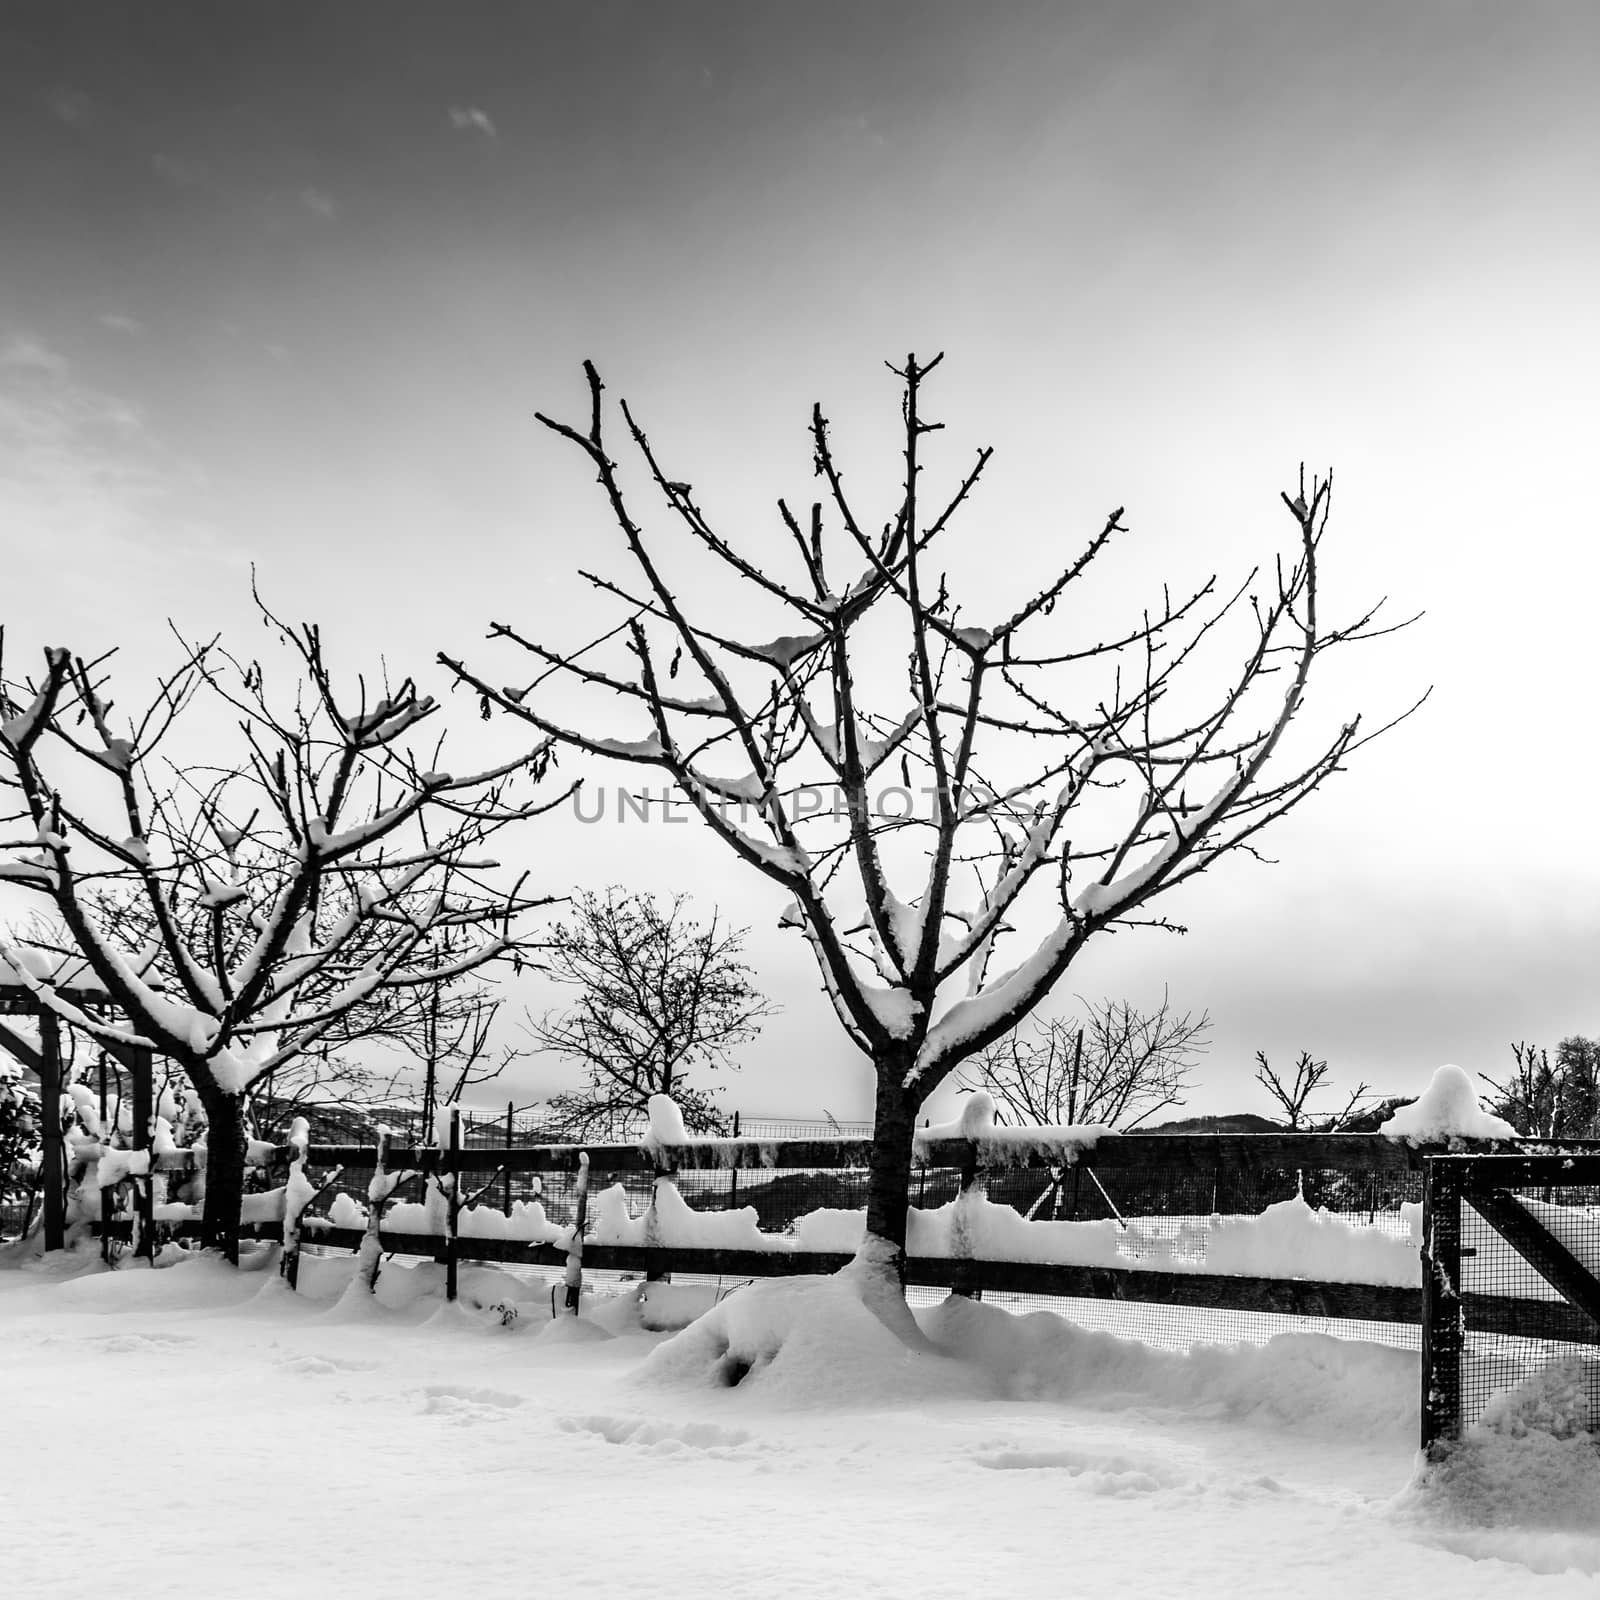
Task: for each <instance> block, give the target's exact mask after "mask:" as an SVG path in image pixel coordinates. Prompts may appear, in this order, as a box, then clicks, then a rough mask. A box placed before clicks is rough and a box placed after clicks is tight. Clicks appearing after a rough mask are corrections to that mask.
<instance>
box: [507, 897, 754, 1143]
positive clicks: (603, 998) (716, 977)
mask: <svg viewBox="0 0 1600 1600" xmlns="http://www.w3.org/2000/svg"><path fill="white" fill-rule="evenodd" d="M687 903H688V897H687V896H686V895H681V894H679V895H674V896H672V898H671V899H670V900H668V901H666V902H665V903H664V904H663V903H661V902H658V901H657V900H655V899H653V898H652V897H651V896H650V895H647V894H629V893H627V892H626V891H625V890H622V889H619V888H616V887H614V886H613V887H612V888H609V889H607V890H606V892H605V893H604V894H603V895H595V894H579V895H577V896H576V897H575V898H574V900H573V903H572V913H571V915H570V916H569V917H567V918H564V919H563V920H562V921H561V922H559V923H557V924H556V926H555V927H554V928H553V929H552V930H550V932H549V933H548V934H547V935H546V938H547V941H548V943H547V948H546V950H545V951H544V954H543V955H542V957H541V965H542V967H543V969H544V971H545V974H546V976H547V977H549V978H551V979H553V980H554V981H555V982H556V983H558V984H561V985H563V986H564V987H567V988H570V989H572V990H574V991H575V992H576V998H575V999H574V1001H573V1003H572V1004H571V1005H570V1006H567V1007H564V1008H561V1009H557V1010H552V1011H549V1012H546V1013H545V1015H544V1016H543V1017H542V1018H541V1019H540V1020H539V1021H538V1022H536V1023H535V1024H534V1025H533V1030H532V1031H533V1037H534V1039H535V1041H536V1042H537V1043H538V1044H539V1045H540V1046H541V1047H542V1048H543V1049H545V1050H548V1051H550V1052H552V1053H553V1054H555V1055H558V1056H562V1057H564V1058H565V1059H567V1060H569V1061H572V1062H575V1063H577V1065H579V1066H580V1067H581V1068H582V1069H583V1072H584V1077H585V1082H584V1084H583V1086H582V1087H581V1088H578V1089H570V1090H563V1091H561V1092H560V1093H558V1094H555V1095H552V1096H551V1097H550V1100H549V1103H548V1112H549V1117H550V1129H551V1133H552V1136H553V1137H558V1138H563V1139H572V1140H575V1141H579V1142H583V1141H587V1140H593V1139H597V1138H604V1139H619V1138H626V1137H629V1136H630V1135H633V1134H635V1133H637V1131H638V1130H639V1128H640V1126H641V1124H642V1122H643V1120H644V1118H645V1116H646V1114H647V1107H648V1105H649V1101H650V1096H651V1095H653V1094H666V1095H671V1096H672V1098H673V1099H674V1100H675V1101H676V1102H677V1104H678V1109H679V1110H680V1111H681V1112H682V1113H683V1120H684V1126H685V1127H687V1128H688V1129H689V1130H690V1131H691V1132H695V1133H714V1134H715V1133H724V1132H726V1131H727V1118H726V1117H725V1115H724V1114H723V1112H722V1111H721V1109H720V1108H719V1107H718V1105H717V1103H716V1097H715V1091H714V1090H712V1089H711V1088H709V1087H707V1086H706V1085H704V1084H702V1083H696V1082H690V1081H689V1076H690V1074H691V1073H693V1074H695V1075H697V1076H699V1075H702V1074H704V1073H706V1072H708V1071H715V1070H716V1069H718V1068H721V1067H726V1066H730V1065H737V1063H734V1062H732V1061H731V1060H730V1055H729V1053H730V1051H732V1050H733V1049H734V1048H735V1047H736V1046H738V1045H741V1044H744V1043H747V1042H748V1041H749V1040H751V1039H753V1038H754V1037H755V1035H756V1034H757V1033H758V1032H759V1031H760V1027H761V1019H762V1018H763V1017H766V1016H770V1015H771V1013H772V1010H773V1008H772V1006H771V1005H770V1004H769V1003H768V1002H767V1001H766V1000H764V999H763V998H762V997H761V995H760V994H759V993H757V991H756V988H755V974H754V973H753V972H752V971H751V969H750V968H749V967H748V966H747V965H746V964H745V963H744V961H743V960H742V959H741V952H742V950H743V948H744V934H743V932H742V931H741V930H739V929H736V928H724V927H720V926H719V925H718V920H717V915H716V913H715V912H713V913H712V916H711V920H710V922H709V923H706V924H704V925H702V924H701V923H699V922H697V921H695V920H694V918H693V917H691V916H690V915H689V913H688V910H687Z"/></svg>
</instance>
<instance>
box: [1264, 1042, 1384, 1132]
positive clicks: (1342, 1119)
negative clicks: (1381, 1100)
mask: <svg viewBox="0 0 1600 1600" xmlns="http://www.w3.org/2000/svg"><path fill="white" fill-rule="evenodd" d="M1327 1077H1328V1063H1327V1062H1326V1061H1315V1060H1313V1059H1312V1056H1311V1052H1310V1051H1309V1050H1302V1051H1301V1052H1300V1059H1299V1060H1298V1061H1296V1062H1295V1064H1294V1077H1293V1078H1285V1077H1284V1076H1283V1075H1282V1074H1281V1073H1280V1072H1279V1071H1278V1070H1277V1068H1276V1067H1274V1066H1273V1065H1272V1063H1271V1062H1270V1061H1268V1060H1267V1053H1266V1051H1265V1050H1257V1051H1256V1082H1257V1083H1259V1084H1260V1085H1261V1087H1262V1088H1263V1089H1265V1090H1266V1091H1267V1093H1268V1094H1270V1095H1271V1096H1272V1098H1273V1099H1274V1100H1276V1101H1277V1103H1278V1106H1279V1109H1280V1110H1281V1111H1282V1112H1283V1118H1284V1123H1285V1125H1286V1126H1287V1127H1288V1129H1289V1131H1290V1132H1291V1133H1300V1132H1302V1131H1303V1130H1306V1129H1314V1130H1315V1131H1316V1132H1319V1133H1339V1132H1342V1131H1343V1130H1344V1129H1345V1128H1346V1127H1348V1126H1349V1123H1350V1119H1351V1118H1352V1117H1353V1116H1355V1114H1356V1108H1357V1107H1358V1106H1359V1105H1360V1103H1361V1102H1362V1101H1363V1100H1365V1099H1366V1098H1367V1096H1368V1095H1370V1094H1371V1093H1372V1086H1371V1085H1370V1084H1368V1083H1366V1082H1365V1081H1363V1082H1361V1083H1358V1084H1357V1085H1356V1086H1355V1088H1354V1089H1352V1090H1351V1091H1350V1094H1349V1097H1348V1098H1347V1099H1346V1100H1345V1103H1344V1108H1343V1109H1342V1110H1340V1111H1336V1112H1334V1113H1332V1115H1330V1116H1325V1117H1320V1118H1317V1119H1315V1120H1314V1121H1313V1119H1312V1117H1311V1116H1310V1114H1309V1111H1308V1110H1307V1106H1308V1102H1309V1101H1310V1099H1311V1097H1312V1095H1314V1094H1315V1093H1316V1092H1317V1091H1318V1090H1319V1089H1322V1088H1324V1087H1325V1086H1328V1085H1327Z"/></svg>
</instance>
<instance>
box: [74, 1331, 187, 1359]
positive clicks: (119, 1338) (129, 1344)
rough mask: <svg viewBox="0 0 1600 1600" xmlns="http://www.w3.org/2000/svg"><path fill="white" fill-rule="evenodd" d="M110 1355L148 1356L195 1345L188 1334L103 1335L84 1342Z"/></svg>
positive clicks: (96, 1335) (94, 1336)
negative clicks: (152, 1353)
mask: <svg viewBox="0 0 1600 1600" xmlns="http://www.w3.org/2000/svg"><path fill="white" fill-rule="evenodd" d="M83 1343H84V1344H91V1345H95V1346H97V1347H98V1348H99V1349H101V1350H103V1351H105V1352H106V1353H107V1354H108V1355H148V1354H149V1353H150V1352H151V1351H155V1350H176V1349H180V1348H182V1347H183V1346H184V1345H190V1344H193V1343H194V1340H193V1339H192V1338H191V1337H190V1336H189V1335H188V1334H186V1333H101V1334H95V1335H93V1336H92V1337H90V1338H87V1339H85V1340H83Z"/></svg>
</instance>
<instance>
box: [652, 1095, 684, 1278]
mask: <svg viewBox="0 0 1600 1600" xmlns="http://www.w3.org/2000/svg"><path fill="white" fill-rule="evenodd" d="M649 1109H650V1133H649V1137H648V1138H647V1139H646V1140H645V1150H646V1151H647V1152H648V1154H649V1156H650V1207H649V1209H648V1210H647V1211H646V1212H645V1219H644V1242H645V1248H646V1249H654V1250H659V1249H660V1248H661V1216H660V1209H659V1207H658V1205H657V1203H656V1202H657V1198H658V1197H659V1195H660V1194H661V1192H662V1185H663V1184H666V1185H669V1186H670V1187H671V1188H673V1189H676V1188H677V1186H678V1178H677V1169H676V1166H675V1164H674V1163H673V1162H672V1161H670V1160H669V1159H668V1158H667V1157H666V1156H665V1155H664V1154H663V1152H662V1146H663V1145H666V1144H680V1143H682V1142H683V1141H685V1140H686V1139H687V1138H688V1131H687V1129H685V1127H684V1125H683V1114H682V1112H680V1111H679V1110H678V1106H677V1103H676V1101H674V1100H673V1098H672V1097H671V1095H665V1094H653V1095H651V1096H650V1102H649ZM644 1281H645V1282H646V1283H671V1282H672V1274H671V1272H670V1271H668V1270H667V1269H666V1268H664V1267H657V1266H648V1267H646V1268H645V1273H644Z"/></svg>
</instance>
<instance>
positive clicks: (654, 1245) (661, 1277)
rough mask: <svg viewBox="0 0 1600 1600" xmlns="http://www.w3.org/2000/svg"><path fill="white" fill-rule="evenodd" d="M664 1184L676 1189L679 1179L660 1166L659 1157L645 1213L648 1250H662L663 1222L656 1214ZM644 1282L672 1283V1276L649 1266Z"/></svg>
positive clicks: (667, 1168)
mask: <svg viewBox="0 0 1600 1600" xmlns="http://www.w3.org/2000/svg"><path fill="white" fill-rule="evenodd" d="M664 1183H670V1184H671V1185H672V1186H673V1187H674V1188H676V1187H677V1184H678V1179H677V1175H676V1173H675V1172H674V1171H673V1169H672V1168H670V1167H663V1166H661V1165H660V1164H659V1157H658V1158H657V1164H656V1165H655V1166H654V1167H652V1169H651V1178H650V1208H649V1210H647V1211H646V1212H645V1217H644V1242H645V1248H646V1249H648V1250H657V1249H660V1248H661V1222H660V1218H659V1217H658V1215H657V1213H656V1195H657V1194H659V1193H660V1190H661V1185H662V1184H664ZM644 1281H645V1282H646V1283H671V1282H672V1274H671V1273H670V1272H668V1271H666V1270H664V1269H663V1268H661V1267H656V1266H649V1267H646V1268H645V1269H644Z"/></svg>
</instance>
